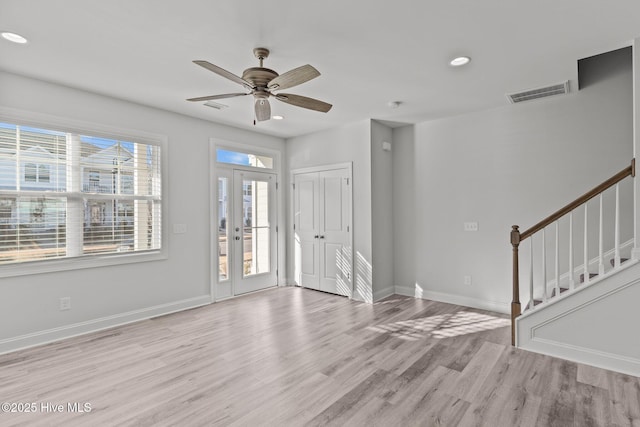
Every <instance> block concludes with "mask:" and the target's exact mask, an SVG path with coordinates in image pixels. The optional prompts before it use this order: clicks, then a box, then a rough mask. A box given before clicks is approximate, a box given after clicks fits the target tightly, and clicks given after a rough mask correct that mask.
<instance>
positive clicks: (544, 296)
mask: <svg viewBox="0 0 640 427" xmlns="http://www.w3.org/2000/svg"><path fill="white" fill-rule="evenodd" d="M546 234H547V229H546V228H543V229H542V302H547V242H546V240H547V239H546Z"/></svg>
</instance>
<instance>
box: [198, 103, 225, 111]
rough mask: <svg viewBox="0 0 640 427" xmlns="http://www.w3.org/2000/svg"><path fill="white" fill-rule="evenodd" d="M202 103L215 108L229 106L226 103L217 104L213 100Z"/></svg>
mask: <svg viewBox="0 0 640 427" xmlns="http://www.w3.org/2000/svg"><path fill="white" fill-rule="evenodd" d="M204 105H206V106H207V107H211V108H215V109H216V110H224V109H225V108H227V107H229V106H228V105H224V104H219V103H217V102H213V101H207V102H205V103H204Z"/></svg>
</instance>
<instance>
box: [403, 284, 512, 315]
mask: <svg viewBox="0 0 640 427" xmlns="http://www.w3.org/2000/svg"><path fill="white" fill-rule="evenodd" d="M395 291H396V294H398V295H405V296H408V297H414V298H422V299H428V300H432V301H439V302H446V303H448V304H455V305H462V306H465V307H473V308H479V309H481V310H488V311H494V312H497V313H504V314H509V313H510V312H511V305H510V304H509V303H504V302H498V301H488V300H481V299H477V298H471V297H465V296H461V295H454V294H447V293H443V292H433V291H425V290H420V291H417V290H416V289H414V288H411V287H408V286H396V287H395Z"/></svg>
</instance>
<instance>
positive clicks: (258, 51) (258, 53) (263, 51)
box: [253, 47, 269, 67]
mask: <svg viewBox="0 0 640 427" xmlns="http://www.w3.org/2000/svg"><path fill="white" fill-rule="evenodd" d="M253 54H254V56H255V57H256V58H258V59H259V60H260V67H262V61H264V60H265V59H267V58H268V57H269V49H267V48H266V47H257V48H255V49H253Z"/></svg>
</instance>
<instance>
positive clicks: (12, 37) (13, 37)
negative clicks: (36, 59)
mask: <svg viewBox="0 0 640 427" xmlns="http://www.w3.org/2000/svg"><path fill="white" fill-rule="evenodd" d="M0 35H1V36H2V38H4V39H6V40H9V41H10V42H14V43H20V44H25V43H26V42H27V39H25V38H24V37H22V36H21V35H20V34H16V33H10V32H8V31H3V32H2V33H1V34H0Z"/></svg>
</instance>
